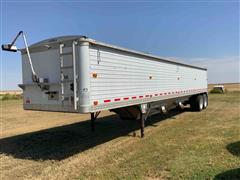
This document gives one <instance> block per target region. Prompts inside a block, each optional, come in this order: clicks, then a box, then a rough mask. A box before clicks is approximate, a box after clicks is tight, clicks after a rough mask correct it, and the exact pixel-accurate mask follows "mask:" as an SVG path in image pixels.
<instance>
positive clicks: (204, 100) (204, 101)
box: [203, 94, 208, 109]
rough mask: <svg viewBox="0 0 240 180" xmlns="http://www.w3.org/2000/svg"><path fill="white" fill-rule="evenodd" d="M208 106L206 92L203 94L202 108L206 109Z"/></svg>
mask: <svg viewBox="0 0 240 180" xmlns="http://www.w3.org/2000/svg"><path fill="white" fill-rule="evenodd" d="M207 106H208V96H207V94H203V109H206V108H207Z"/></svg>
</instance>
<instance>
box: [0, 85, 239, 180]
mask: <svg viewBox="0 0 240 180" xmlns="http://www.w3.org/2000/svg"><path fill="white" fill-rule="evenodd" d="M235 89H238V88H236V86H234V87H233V90H235ZM230 90H231V89H230ZM238 95H239V93H238V94H237V95H236V94H230V95H228V96H226V97H223V95H213V96H211V95H210V102H211V103H210V106H209V108H208V109H207V110H205V111H203V112H201V113H199V114H198V113H193V112H189V111H184V112H181V113H179V112H175V111H174V112H171V113H170V114H169V115H164V116H161V115H159V116H154V117H153V118H151V119H150V121H151V123H149V124H148V126H147V128H146V130H145V131H146V136H145V138H144V139H141V138H139V126H138V124H137V123H136V122H131V121H122V120H120V119H119V118H118V117H117V116H116V115H114V114H113V113H110V112H102V113H101V114H100V118H99V119H98V120H97V122H96V131H95V132H91V131H90V121H89V114H85V115H79V114H69V113H55V112H38V111H25V110H23V109H22V102H21V100H9V101H3V102H1V139H0V147H1V148H0V163H1V167H0V172H1V179H11V180H12V179H75V178H77V179H112V178H120V179H122V178H123V179H126V178H130V179H142V178H143V179H178V177H179V178H180V179H185V178H194V177H195V174H196V173H197V174H198V175H199V176H197V178H199V177H200V179H201V177H202V178H204V179H205V178H209V177H210V178H211V177H212V176H215V174H218V173H220V172H222V171H225V170H227V169H234V168H236V167H239V165H240V161H239V158H238V157H239V155H237V157H236V156H235V155H231V153H229V152H228V151H227V150H226V148H225V146H226V144H229V143H230V142H235V141H237V140H238V141H239V134H238V133H237V132H239V131H238V130H239V126H238V125H237V122H239V101H237V100H236V99H237V97H238ZM238 99H239V98H238ZM230 100H231V101H232V102H230ZM234 100H235V101H236V102H233V101H234ZM234 103H235V105H234ZM229 105H232V107H229ZM223 108H226V110H227V112H229V114H228V116H225V114H224V111H223ZM162 120H166V121H162ZM219 122H221V123H219ZM224 124H225V125H224ZM213 126H214V131H213V128H212V127H213ZM237 129H238V130H237ZM134 132H136V134H135V133H134ZM220 132H224V134H219V133H220ZM216 133H218V134H216ZM214 143H215V144H214ZM238 144H239V143H238ZM209 145H210V146H209ZM215 145H216V147H218V148H219V149H218V148H217V150H216V149H214V147H215ZM202 148H206V149H202ZM186 149H188V150H186ZM235 153H236V152H235ZM237 153H239V151H237ZM179 154H181V156H179ZM212 154H214V157H212V156H213V155H212ZM198 158H201V159H198ZM203 158H205V159H203ZM222 158H223V159H224V162H223V159H222ZM185 162H186V163H189V164H191V168H189V170H187V169H188V168H186V164H185ZM199 163H200V164H199ZM199 168H200V169H199ZM211 168H212V170H211ZM184 169H185V170H184ZM209 169H210V170H209ZM201 172H202V174H201Z"/></svg>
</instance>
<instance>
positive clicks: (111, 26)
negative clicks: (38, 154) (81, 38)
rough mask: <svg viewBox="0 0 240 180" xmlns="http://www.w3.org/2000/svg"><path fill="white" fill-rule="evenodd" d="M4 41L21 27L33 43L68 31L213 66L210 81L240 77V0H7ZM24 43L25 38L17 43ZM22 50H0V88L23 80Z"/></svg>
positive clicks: (3, 6)
mask: <svg viewBox="0 0 240 180" xmlns="http://www.w3.org/2000/svg"><path fill="white" fill-rule="evenodd" d="M0 5H1V44H3V43H9V42H11V41H12V39H13V38H14V36H15V35H16V34H17V32H18V31H20V30H23V31H24V32H25V33H26V35H27V40H28V44H33V43H36V42H38V41H41V40H44V39H48V38H51V37H56V36H63V35H85V36H88V37H90V38H93V39H96V40H99V41H103V42H106V43H110V44H114V45H118V46H122V47H125V48H129V49H134V50H139V51H143V52H148V53H150V54H153V55H159V56H161V57H170V58H173V59H174V60H178V61H181V62H186V63H190V64H194V65H199V66H204V67H207V68H208V83H229V82H240V75H239V69H240V64H239V57H240V55H239V1H231V0H229V1H205V0H203V1H186V0H185V1H158V2H157V1H151V2H147V1H135V2H134V1H101V2H99V1H91V2H89V1H88V2H87V1H72V0H70V1H49V0H48V1H45V0H42V1H33V0H32V1H29V0H28V1H27V0H25V1H21V0H19V1H11V0H8V1H5V0H1V4H0ZM16 44H17V46H18V48H23V47H24V46H23V43H22V40H19V41H18V42H17V43H16ZM21 68H22V67H21V55H20V53H9V52H5V51H4V52H3V51H2V50H1V69H0V70H1V73H0V75H1V89H2V90H13V89H18V86H17V85H18V84H21V83H22V74H21V73H22V71H21Z"/></svg>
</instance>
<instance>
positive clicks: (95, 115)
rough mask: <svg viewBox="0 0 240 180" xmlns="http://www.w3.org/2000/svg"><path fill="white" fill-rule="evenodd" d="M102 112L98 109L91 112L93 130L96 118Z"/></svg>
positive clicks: (93, 129)
mask: <svg viewBox="0 0 240 180" xmlns="http://www.w3.org/2000/svg"><path fill="white" fill-rule="evenodd" d="M100 112H101V111H98V112H96V113H91V130H92V132H93V131H95V120H96V119H97V117H98V115H99V114H100Z"/></svg>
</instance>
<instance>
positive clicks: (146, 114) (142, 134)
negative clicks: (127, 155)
mask: <svg viewBox="0 0 240 180" xmlns="http://www.w3.org/2000/svg"><path fill="white" fill-rule="evenodd" d="M150 110H151V109H150V108H148V109H147V112H145V113H142V115H141V121H140V127H141V138H143V137H144V128H145V121H146V120H147V118H148V115H149V112H150Z"/></svg>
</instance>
